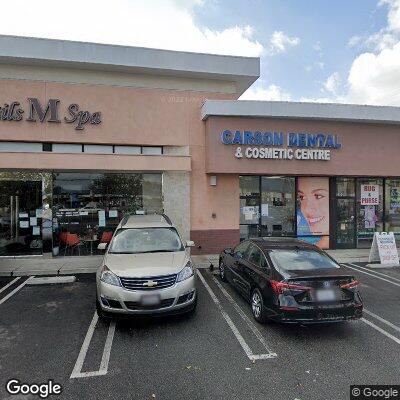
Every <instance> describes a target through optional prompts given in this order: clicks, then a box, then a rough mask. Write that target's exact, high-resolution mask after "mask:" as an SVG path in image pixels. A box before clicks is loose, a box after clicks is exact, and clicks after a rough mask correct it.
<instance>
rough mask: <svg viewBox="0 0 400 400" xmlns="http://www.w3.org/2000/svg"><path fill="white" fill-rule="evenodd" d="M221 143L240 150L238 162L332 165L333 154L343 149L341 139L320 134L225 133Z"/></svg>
mask: <svg viewBox="0 0 400 400" xmlns="http://www.w3.org/2000/svg"><path fill="white" fill-rule="evenodd" d="M221 142H222V143H223V144H225V145H234V146H237V147H236V151H235V157H236V158H264V159H278V160H292V159H296V160H321V161H329V160H330V159H331V150H332V149H334V150H338V149H341V148H342V144H341V143H340V140H339V137H338V135H332V134H326V133H320V132H318V133H309V132H287V133H286V134H284V133H283V132H260V131H254V132H253V131H240V130H237V131H231V130H229V129H226V130H224V131H223V132H222V133H221ZM242 146H245V147H244V148H243V147H242ZM255 146H257V147H255Z"/></svg>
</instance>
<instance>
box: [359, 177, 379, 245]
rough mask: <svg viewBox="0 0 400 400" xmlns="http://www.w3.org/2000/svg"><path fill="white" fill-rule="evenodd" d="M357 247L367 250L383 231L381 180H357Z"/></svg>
mask: <svg viewBox="0 0 400 400" xmlns="http://www.w3.org/2000/svg"><path fill="white" fill-rule="evenodd" d="M356 212H357V247H359V248H368V247H370V246H371V244H372V239H373V236H374V233H375V232H382V231H383V179H374V178H359V179H357V211H356Z"/></svg>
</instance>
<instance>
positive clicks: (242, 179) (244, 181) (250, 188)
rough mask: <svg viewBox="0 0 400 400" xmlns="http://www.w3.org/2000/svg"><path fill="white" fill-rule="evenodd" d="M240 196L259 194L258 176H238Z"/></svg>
mask: <svg viewBox="0 0 400 400" xmlns="http://www.w3.org/2000/svg"><path fill="white" fill-rule="evenodd" d="M239 187H240V197H251V196H259V195H260V177H259V176H239Z"/></svg>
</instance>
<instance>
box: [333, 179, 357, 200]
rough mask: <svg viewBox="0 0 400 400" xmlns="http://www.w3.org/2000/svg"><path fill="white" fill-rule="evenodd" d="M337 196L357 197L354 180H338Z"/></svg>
mask: <svg viewBox="0 0 400 400" xmlns="http://www.w3.org/2000/svg"><path fill="white" fill-rule="evenodd" d="M336 196H337V197H354V196H355V185H354V178H336Z"/></svg>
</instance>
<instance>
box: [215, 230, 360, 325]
mask: <svg viewBox="0 0 400 400" xmlns="http://www.w3.org/2000/svg"><path fill="white" fill-rule="evenodd" d="M219 272H220V276H221V279H222V280H223V281H228V282H229V283H231V284H232V285H233V286H234V287H235V288H236V289H237V290H238V291H239V292H240V293H241V294H242V295H243V296H244V297H245V299H247V300H248V301H250V302H251V309H252V312H253V315H254V318H255V319H256V320H257V321H258V322H261V323H263V322H266V321H267V320H268V319H272V320H276V321H280V322H300V323H315V322H337V321H345V320H351V319H358V318H361V317H362V309H363V302H362V298H361V295H360V292H359V290H358V286H359V282H358V281H357V280H356V279H355V278H354V277H353V276H351V275H348V273H347V271H345V270H344V268H343V267H341V266H340V265H339V264H338V263H337V262H336V261H334V260H333V259H332V258H331V257H330V256H329V255H328V254H326V253H325V252H324V251H322V250H320V249H319V248H318V247H316V246H314V245H311V244H308V243H306V242H303V241H301V240H297V239H291V238H255V239H249V240H245V241H243V242H241V243H240V244H239V245H237V246H236V247H235V248H234V249H232V248H227V249H225V250H224V251H223V252H222V253H221V254H220V257H219Z"/></svg>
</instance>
